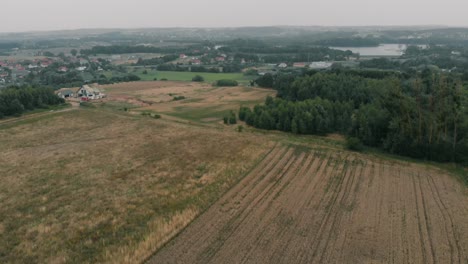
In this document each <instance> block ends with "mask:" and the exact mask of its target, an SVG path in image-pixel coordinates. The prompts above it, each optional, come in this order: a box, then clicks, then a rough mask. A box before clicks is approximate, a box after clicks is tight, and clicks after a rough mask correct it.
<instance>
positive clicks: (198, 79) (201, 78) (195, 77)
mask: <svg viewBox="0 0 468 264" xmlns="http://www.w3.org/2000/svg"><path fill="white" fill-rule="evenodd" d="M204 81H205V78H203V76H201V75H195V76H194V77H193V78H192V82H204Z"/></svg>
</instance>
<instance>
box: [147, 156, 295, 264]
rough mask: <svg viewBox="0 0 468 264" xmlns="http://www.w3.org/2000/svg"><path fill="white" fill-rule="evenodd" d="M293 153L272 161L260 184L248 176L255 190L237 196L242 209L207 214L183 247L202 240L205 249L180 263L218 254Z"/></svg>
mask: <svg viewBox="0 0 468 264" xmlns="http://www.w3.org/2000/svg"><path fill="white" fill-rule="evenodd" d="M293 152H294V151H293V150H292V149H288V150H287V152H286V153H285V154H284V155H283V156H282V157H281V159H280V160H276V161H275V160H273V161H271V163H273V164H274V167H273V168H272V169H271V170H270V171H268V172H267V173H263V175H264V176H263V177H261V180H260V182H258V181H257V179H254V180H253V179H251V177H255V176H256V175H249V176H247V179H246V180H247V181H252V180H253V185H254V188H252V189H251V191H250V192H249V193H247V194H245V193H243V192H241V193H240V194H239V195H237V196H236V197H238V198H241V199H242V203H240V204H239V207H238V208H240V209H235V210H234V211H232V212H231V213H230V214H226V215H220V216H221V217H215V215H218V214H217V213H216V212H215V211H214V210H216V209H214V208H216V206H215V207H214V208H213V209H214V210H213V212H210V213H211V214H207V218H208V219H200V224H201V225H202V226H201V227H200V228H199V229H198V230H199V231H198V232H196V231H195V230H194V232H195V234H191V235H189V236H188V237H190V238H192V239H188V240H187V242H186V243H184V244H183V245H181V248H190V245H192V244H193V243H197V241H199V240H201V241H204V243H203V246H204V247H203V248H204V249H203V251H202V250H201V249H200V248H195V249H194V248H192V249H191V251H186V252H183V253H184V255H183V256H184V257H186V259H185V260H184V259H183V258H182V256H180V257H179V258H180V259H181V262H179V263H184V262H187V261H188V260H191V261H190V262H194V261H195V260H194V259H191V258H190V256H191V255H192V254H194V255H198V257H197V259H196V261H199V262H200V263H205V261H203V259H204V258H207V257H210V256H211V255H213V254H214V253H216V249H217V248H218V247H220V246H222V244H223V238H224V237H227V236H229V234H230V233H231V232H232V231H231V230H230V229H231V225H232V222H233V219H236V218H238V216H239V215H241V214H244V212H249V211H250V210H252V207H254V205H255V200H257V201H258V199H257V197H258V196H256V194H257V193H258V192H261V190H264V187H265V186H266V185H268V184H271V181H270V177H274V176H275V175H277V174H278V173H280V171H281V170H283V169H284V165H285V163H286V162H289V161H290V160H291V158H292V156H293ZM241 186H242V185H241ZM242 190H243V188H242V187H241V188H240V189H237V188H234V189H233V190H232V192H235V193H239V192H240V191H242ZM218 204H224V201H220V202H218ZM218 210H219V209H218ZM210 218H214V219H216V220H215V221H211V223H212V224H213V222H214V223H215V224H214V225H212V226H210V228H209V229H208V230H206V229H205V228H206V227H205V226H204V225H203V224H202V223H203V222H205V221H209V219H210ZM209 230H214V231H215V232H209ZM163 250H164V249H163ZM197 252H198V253H197ZM155 263H165V260H164V258H161V259H159V260H158V261H156V262H155Z"/></svg>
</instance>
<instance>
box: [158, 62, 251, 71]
mask: <svg viewBox="0 0 468 264" xmlns="http://www.w3.org/2000/svg"><path fill="white" fill-rule="evenodd" d="M156 69H157V70H158V71H178V72H211V73H221V72H222V73H233V72H241V71H242V66H241V65H238V64H224V65H220V66H216V67H206V66H200V65H190V66H187V65H177V64H161V65H158V66H156Z"/></svg>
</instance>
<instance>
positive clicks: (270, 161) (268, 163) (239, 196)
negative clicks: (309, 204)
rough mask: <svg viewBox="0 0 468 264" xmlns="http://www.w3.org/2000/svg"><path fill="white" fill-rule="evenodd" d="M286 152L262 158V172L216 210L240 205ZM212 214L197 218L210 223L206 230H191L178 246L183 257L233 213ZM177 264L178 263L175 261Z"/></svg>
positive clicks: (278, 150) (254, 173) (157, 260)
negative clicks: (259, 179) (215, 215)
mask: <svg viewBox="0 0 468 264" xmlns="http://www.w3.org/2000/svg"><path fill="white" fill-rule="evenodd" d="M288 151H289V150H288V149H286V148H282V147H277V148H276V149H275V150H273V151H272V152H271V153H270V154H269V155H268V156H267V157H265V158H264V160H263V161H262V162H261V163H260V165H259V166H258V167H259V168H263V170H262V169H259V170H256V169H254V170H253V171H252V172H251V173H250V174H249V175H248V176H247V177H245V178H244V179H243V180H242V181H241V182H240V183H239V184H238V185H236V186H235V187H234V188H233V189H231V190H230V191H229V192H228V193H227V194H226V195H225V196H224V197H223V198H221V199H220V201H218V202H217V204H219V206H218V207H216V210H220V211H221V209H222V208H223V207H224V206H227V204H228V202H229V203H230V204H229V205H232V204H236V203H240V201H242V200H243V199H244V198H245V196H246V195H245V194H244V193H245V190H249V191H250V190H251V189H253V188H255V187H256V184H254V182H255V181H257V178H262V179H263V178H264V177H262V176H264V175H266V174H268V173H270V171H271V170H273V169H274V168H277V167H278V164H279V163H280V161H281V160H282V158H283V157H284V156H285V155H286V154H287V153H288ZM289 152H290V151H289ZM291 153H292V152H291ZM258 174H260V175H258ZM259 176H260V177H259ZM246 186H248V187H249V188H246ZM234 198H235V199H234ZM214 213H215V212H213V210H212V211H210V213H209V214H203V215H201V216H200V217H199V219H197V221H199V222H200V223H203V222H210V225H209V226H207V227H205V228H206V230H204V229H191V230H190V231H191V232H190V234H189V235H187V238H189V239H186V240H183V241H181V244H180V245H179V246H180V248H183V249H184V250H183V252H182V253H184V254H185V255H190V254H191V253H192V251H193V249H191V250H190V246H191V245H193V243H197V241H198V240H199V239H201V240H209V239H210V238H211V237H212V236H213V235H214V234H213V233H215V234H216V232H210V230H212V231H216V230H219V229H221V227H222V226H223V225H224V224H225V222H226V219H228V218H229V216H230V215H231V214H232V213H233V212H232V211H229V213H225V214H222V215H221V216H222V217H213V214H214ZM179 253H180V252H179ZM168 255H169V254H168ZM164 261H165V260H164V259H163V258H159V257H154V258H152V259H151V260H150V262H151V263H164ZM177 263H180V262H178V261H177Z"/></svg>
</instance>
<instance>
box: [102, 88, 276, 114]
mask: <svg viewBox="0 0 468 264" xmlns="http://www.w3.org/2000/svg"><path fill="white" fill-rule="evenodd" d="M103 88H104V90H105V92H106V93H107V94H108V95H109V99H108V100H110V101H120V102H129V103H133V104H136V105H138V106H139V108H138V109H137V110H138V111H154V112H157V113H159V114H165V115H169V116H172V117H177V118H183V119H186V120H191V121H196V122H202V123H216V122H218V121H220V120H222V117H223V115H225V114H226V113H228V112H229V111H230V110H234V111H237V110H239V106H240V105H244V106H253V105H255V104H258V103H262V102H264V101H265V98H266V97H267V96H268V95H270V96H274V95H275V92H274V91H272V90H268V89H261V88H247V87H212V86H211V85H209V84H205V83H188V82H135V83H120V84H114V85H107V86H103ZM175 96H184V97H185V99H184V100H179V101H174V97H175Z"/></svg>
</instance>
